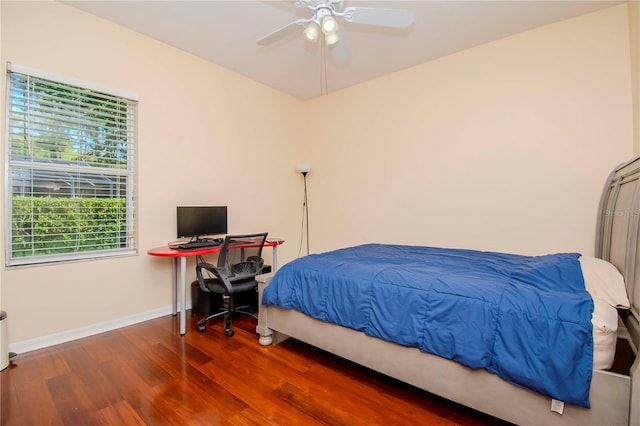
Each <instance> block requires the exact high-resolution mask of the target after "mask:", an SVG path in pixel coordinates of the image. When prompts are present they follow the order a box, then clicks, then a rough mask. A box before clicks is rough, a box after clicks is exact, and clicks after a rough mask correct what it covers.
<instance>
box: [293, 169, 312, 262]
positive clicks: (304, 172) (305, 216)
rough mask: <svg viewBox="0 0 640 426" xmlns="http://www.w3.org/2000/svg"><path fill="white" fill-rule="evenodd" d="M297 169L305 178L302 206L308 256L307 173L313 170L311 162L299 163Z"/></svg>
mask: <svg viewBox="0 0 640 426" xmlns="http://www.w3.org/2000/svg"><path fill="white" fill-rule="evenodd" d="M296 170H297V171H298V172H300V173H301V174H302V179H303V180H304V203H303V205H302V207H303V208H304V216H303V219H302V220H303V222H304V223H305V226H306V236H307V256H308V255H309V202H308V199H307V173H309V172H310V171H311V164H298V165H297V166H296ZM300 249H302V236H300Z"/></svg>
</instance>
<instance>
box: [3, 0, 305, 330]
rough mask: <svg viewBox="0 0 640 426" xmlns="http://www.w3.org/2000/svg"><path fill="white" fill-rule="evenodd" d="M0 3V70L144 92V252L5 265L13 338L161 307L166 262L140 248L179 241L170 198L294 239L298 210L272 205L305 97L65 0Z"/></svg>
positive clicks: (286, 172)
mask: <svg viewBox="0 0 640 426" xmlns="http://www.w3.org/2000/svg"><path fill="white" fill-rule="evenodd" d="M1 7H2V42H3V44H2V64H3V65H2V68H3V73H4V67H5V66H4V64H5V62H6V61H12V62H15V63H19V64H22V65H27V66H31V67H35V68H40V69H43V70H47V71H50V72H55V73H58V74H63V75H68V76H72V77H76V78H79V79H81V80H88V81H92V82H97V83H100V84H104V85H107V86H111V87H115V88H119V89H124V90H128V91H131V92H136V93H138V94H139V96H140V103H139V114H140V115H139V134H138V136H139V144H138V150H137V156H138V171H139V173H138V184H139V192H138V194H139V197H138V205H139V210H138V213H139V216H138V217H139V230H140V232H139V235H140V239H139V248H140V254H139V255H138V256H135V257H127V258H120V259H109V260H101V261H93V262H76V263H70V264H64V265H57V266H42V267H32V268H12V269H6V268H3V271H2V309H3V310H5V311H7V313H8V323H9V332H8V334H9V338H10V340H9V341H10V342H20V341H23V340H26V339H32V338H36V337H39V336H47V335H50V334H53V333H60V332H64V331H66V330H70V329H77V328H81V327H85V326H90V325H92V324H96V323H101V322H105V321H110V320H113V319H116V318H120V317H126V316H130V315H135V314H138V313H140V312H147V311H152V310H154V309H158V308H162V307H168V306H169V305H170V302H171V297H170V285H169V284H170V277H171V266H170V265H171V263H170V261H169V260H168V259H162V258H152V257H150V256H148V255H146V251H147V250H148V249H149V248H152V247H157V246H161V245H163V244H166V243H167V242H169V241H171V240H174V239H175V207H176V206H177V205H184V204H195V205H198V204H203V205H206V204H213V205H218V204H225V205H228V206H229V228H230V232H251V231H263V230H267V231H269V232H270V233H271V235H273V236H279V237H281V238H284V239H286V240H288V241H291V240H294V239H296V238H297V237H298V234H299V229H298V225H297V224H298V215H299V211H298V209H295V210H293V209H286V208H282V207H280V206H288V205H291V204H292V202H294V200H295V201H297V199H298V198H297V195H298V192H299V191H300V182H299V180H298V176H297V174H296V172H295V169H294V167H295V164H296V163H299V162H300V161H301V159H300V158H299V149H298V147H297V145H296V144H297V138H296V135H297V134H298V127H297V125H298V123H299V122H300V120H299V119H298V117H297V116H298V112H297V111H299V109H300V105H301V101H298V100H295V99H294V98H291V97H289V96H287V95H283V94H281V93H279V92H277V91H274V90H272V89H270V88H267V87H266V86H264V85H261V84H259V83H256V82H253V81H251V80H248V79H246V78H244V77H241V76H240V75H238V74H235V73H232V72H230V71H227V70H225V69H223V68H220V67H218V66H216V65H213V64H211V63H208V62H206V61H203V60H201V59H199V58H196V57H194V56H192V55H188V54H186V53H184V52H182V51H179V50H177V49H174V48H171V47H169V46H167V45H165V44H162V43H159V42H156V41H154V40H152V39H149V38H147V37H145V36H142V35H139V34H137V33H133V32H131V31H128V30H126V29H123V28H122V27H119V26H116V25H113V24H111V23H108V22H106V21H103V20H100V19H97V18H95V17H93V16H92V15H89V14H86V13H84V12H81V11H78V10H77V9H74V8H71V7H69V6H66V5H64V4H62V3H57V2H5V1H3V2H2V3H1ZM36 35H37V37H36ZM3 77H4V75H3ZM2 81H3V84H4V81H5V79H4V78H3V80H2ZM3 99H4V98H3ZM3 116H4V114H3ZM247 194H251V195H250V196H247ZM280 252H281V256H282V257H283V259H286V258H292V257H294V256H295V254H297V247H295V244H288V245H285V246H283V247H282V248H281V251H280ZM2 263H3V264H4V261H3V262H2ZM191 264H192V263H191V262H190V265H191ZM191 269H193V268H190V276H191V278H193V274H191Z"/></svg>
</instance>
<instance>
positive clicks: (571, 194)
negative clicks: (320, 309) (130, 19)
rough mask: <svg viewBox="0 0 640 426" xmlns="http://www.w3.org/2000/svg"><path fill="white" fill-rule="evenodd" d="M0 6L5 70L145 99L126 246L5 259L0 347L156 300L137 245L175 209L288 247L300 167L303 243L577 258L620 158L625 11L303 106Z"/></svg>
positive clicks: (156, 277)
mask: <svg viewBox="0 0 640 426" xmlns="http://www.w3.org/2000/svg"><path fill="white" fill-rule="evenodd" d="M0 7H1V8H2V15H1V17H2V29H1V30H2V37H1V41H2V51H1V54H2V62H3V65H2V67H3V68H4V62H5V61H7V60H11V61H14V62H16V63H20V64H23V65H28V66H32V67H37V68H42V69H45V70H47V71H51V72H57V73H60V74H65V75H70V76H75V77H78V78H80V79H83V80H90V81H94V82H98V83H101V84H105V85H110V86H113V87H117V88H120V89H125V90H129V91H133V92H137V93H139V95H140V132H139V141H140V142H139V150H138V158H139V162H138V165H139V195H140V197H139V217H140V255H139V256H136V257H128V258H124V259H111V260H102V261H96V262H80V263H72V264H65V265H57V266H43V267H35V268H20V269H10V270H7V269H6V268H3V270H2V274H1V275H0V279H1V282H2V288H1V294H2V302H1V303H2V305H1V306H2V309H4V310H6V311H7V312H8V315H9V317H8V320H9V321H8V322H9V340H10V342H13V343H15V342H21V341H24V340H28V339H36V338H39V337H43V336H47V335H50V334H53V333H61V332H65V331H68V330H74V329H79V328H82V327H88V326H91V325H92V324H96V323H101V322H106V321H111V320H114V319H117V318H120V317H125V316H129V315H135V314H138V313H141V312H147V311H153V310H155V309H160V308H166V307H167V306H168V304H169V301H170V289H169V277H170V272H171V268H170V265H169V262H168V261H167V260H166V259H156V258H151V257H149V256H147V255H146V254H145V252H146V250H147V249H148V248H151V247H154V246H159V245H162V244H164V243H166V242H167V241H169V240H172V239H173V238H174V232H175V216H174V215H175V206H176V205H178V204H187V203H194V204H195V203H203V204H205V203H215V204H218V203H226V204H228V205H229V208H230V230H231V231H232V232H233V231H252V230H262V229H267V230H269V231H270V232H271V234H272V235H274V236H279V237H282V238H285V239H286V240H287V244H285V245H284V246H283V247H282V249H281V253H282V256H281V257H282V260H283V261H287V260H290V259H292V258H294V257H295V256H296V254H297V251H298V241H299V238H300V235H299V231H300V230H299V223H300V222H299V220H300V208H299V207H296V206H301V202H302V193H301V188H302V181H301V178H300V176H299V175H297V174H296V173H295V171H294V170H293V167H294V165H295V164H297V163H299V162H302V161H305V162H306V161H308V162H311V163H313V170H312V172H311V173H310V174H309V177H308V178H309V181H308V182H309V206H310V209H311V212H310V215H311V217H310V222H311V250H312V252H319V251H322V250H327V249H332V248H336V247H342V246H345V245H350V244H356V243H361V242H370V241H380V242H389V243H415V244H426V245H441V246H449V247H451V246H460V247H470V248H480V249H492V250H504V251H515V252H520V253H540V252H548V251H562V250H572V251H574V250H575V251H582V252H585V253H587V254H591V253H592V251H593V241H594V236H593V232H594V227H595V214H596V213H595V209H596V206H597V202H598V197H599V195H600V191H601V189H602V183H603V180H604V178H605V177H606V175H607V174H608V172H609V171H610V169H611V168H612V167H613V166H614V165H616V164H617V163H619V162H621V161H624V160H626V159H628V158H629V157H630V156H631V154H632V146H633V145H632V113H631V79H630V73H629V69H630V66H631V65H630V54H629V32H628V22H629V20H628V13H627V6H626V5H622V6H620V7H614V8H611V9H607V10H604V11H601V12H597V13H594V14H591V15H586V16H583V17H580V18H577V19H572V20H569V21H565V22H562V23H559V24H555V25H551V26H548V27H544V28H540V29H537V30H534V31H529V32H526V33H523V34H520V35H517V36H514V37H509V38H506V39H503V40H499V41H497V42H494V43H490V44H487V45H483V46H479V47H477V48H473V49H470V50H467V51H464V52H461V53H458V54H455V55H451V56H449V57H446V58H442V59H440V60H437V61H433V62H431V63H428V64H425V65H422V66H418V67H415V68H412V69H408V70H405V71H403V72H400V73H396V74H394V75H391V76H388V77H385V78H381V79H377V80H374V81H371V82H368V83H365V84H362V85H359V86H356V87H353V88H351V89H347V90H344V91H341V92H337V93H334V94H330V95H329V96H326V97H322V98H320V99H317V100H314V101H309V102H300V101H297V100H294V99H292V98H290V97H288V96H285V95H282V94H279V93H277V92H275V91H273V90H271V89H268V88H266V87H264V86H262V85H260V84H258V83H255V82H252V81H250V80H247V79H245V78H243V77H240V76H238V75H236V74H234V73H232V72H229V71H226V70H224V69H221V68H220V67H217V66H215V65H212V64H209V63H207V62H205V61H202V60H200V59H198V58H195V57H193V56H190V55H187V54H185V53H183V52H180V51H178V50H175V49H173V48H171V47H168V46H166V45H163V44H161V43H158V42H155V41H153V40H150V39H148V38H146V37H143V36H141V35H137V34H135V33H132V32H130V31H128V30H125V29H123V28H121V27H118V26H115V25H113V24H110V23H108V22H105V21H102V20H99V19H97V18H95V17H92V16H91V15H87V14H84V13H82V12H79V11H77V10H75V9H73V8H70V7H67V6H65V5H63V4H59V3H32V2H18V3H13V2H6V1H3V2H1V3H0ZM33 34H41V35H42V36H43V37H41V38H39V39H38V40H37V41H34V38H33ZM62 47H63V48H62ZM3 82H4V79H3ZM319 118H320V119H319ZM303 124H304V128H303V127H302V126H303ZM303 136H304V137H303ZM309 137H311V139H310V140H309V143H308V145H306V146H300V145H299V144H300V143H301V142H300V141H304V140H307V139H308V138H309ZM229 159H231V161H230V163H229ZM212 165H215V168H213V167H212ZM238 165H241V168H240V169H239V168H238ZM185 169H189V170H191V171H195V172H193V173H194V174H193V175H189V174H179V171H180V170H185ZM220 176H223V177H222V178H220ZM256 184H259V185H260V188H261V190H260V191H259V192H258V193H257V194H256V195H255V196H253V197H251V198H249V197H246V196H245V194H246V191H244V190H243V191H242V192H241V193H237V192H236V189H237V188H248V187H251V186H252V185H256Z"/></svg>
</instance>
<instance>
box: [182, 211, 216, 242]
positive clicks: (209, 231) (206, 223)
mask: <svg viewBox="0 0 640 426" xmlns="http://www.w3.org/2000/svg"><path fill="white" fill-rule="evenodd" d="M176 213H177V214H176V218H177V225H178V226H177V228H178V238H192V239H199V238H200V237H201V236H206V235H225V234H227V206H197V207H193V206H178V207H177V212H176Z"/></svg>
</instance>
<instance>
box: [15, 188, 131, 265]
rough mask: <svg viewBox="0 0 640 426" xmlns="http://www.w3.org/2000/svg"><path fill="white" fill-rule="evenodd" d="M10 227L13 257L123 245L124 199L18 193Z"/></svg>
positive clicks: (125, 230) (105, 248)
mask: <svg viewBox="0 0 640 426" xmlns="http://www.w3.org/2000/svg"><path fill="white" fill-rule="evenodd" d="M12 228H13V240H12V252H13V256H14V257H25V256H41V255H50V254H59V253H70V252H80V251H95V250H108V249H114V248H121V247H126V237H127V218H126V201H125V199H124V198H55V197H19V196H18V197H14V198H13V212H12ZM34 235H35V236H37V237H36V238H37V240H36V239H34Z"/></svg>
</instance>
